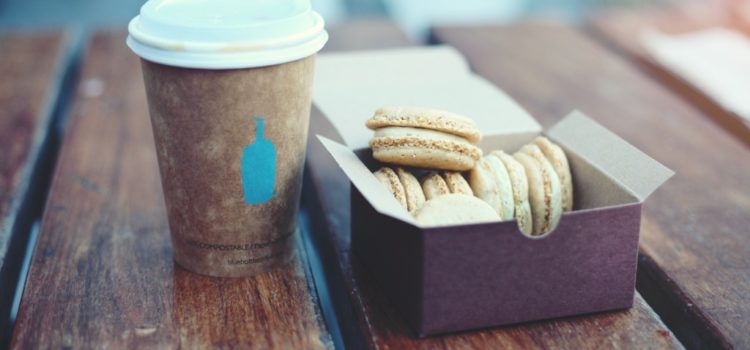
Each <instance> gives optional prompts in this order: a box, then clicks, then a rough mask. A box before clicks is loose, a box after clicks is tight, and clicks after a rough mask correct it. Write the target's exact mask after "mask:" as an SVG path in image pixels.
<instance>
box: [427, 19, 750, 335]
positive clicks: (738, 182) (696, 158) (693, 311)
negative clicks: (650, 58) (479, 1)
mask: <svg viewBox="0 0 750 350" xmlns="http://www.w3.org/2000/svg"><path fill="white" fill-rule="evenodd" d="M434 35H435V37H436V38H437V39H439V40H440V41H441V42H445V43H448V44H451V45H455V46H456V47H458V48H459V50H461V51H462V52H464V54H466V56H467V57H468V59H469V62H470V64H471V65H472V67H473V68H474V69H475V70H476V71H477V72H479V73H481V74H482V75H484V76H485V77H487V78H489V79H490V80H492V81H493V82H495V83H497V84H498V85H499V86H501V87H502V88H504V89H505V90H506V91H507V92H508V93H509V94H510V95H511V96H513V97H514V98H516V99H517V100H518V101H519V102H520V103H521V104H522V105H523V106H524V107H525V108H527V109H528V110H529V111H530V112H531V113H532V115H534V116H535V117H537V118H538V119H539V120H540V121H541V122H542V124H543V125H544V126H550V125H552V124H553V123H554V122H555V121H557V120H559V119H560V118H561V117H562V116H563V115H565V114H566V113H568V112H569V111H570V110H572V109H574V108H577V109H580V110H582V111H584V112H585V113H587V114H589V115H590V116H592V117H593V118H595V119H597V120H598V121H599V122H601V123H602V124H603V125H605V126H606V127H608V128H610V129H611V130H612V131H614V132H615V133H617V134H619V135H621V136H622V137H623V138H625V139H626V140H628V141H630V142H632V143H633V144H634V145H635V146H636V147H638V148H640V149H641V150H643V151H644V152H646V153H647V154H649V155H651V156H653V157H654V158H655V159H657V160H659V161H661V162H663V163H664V164H665V165H666V166H668V167H670V168H671V169H673V170H674V171H675V172H676V173H677V175H676V176H675V177H674V178H673V179H671V180H670V181H669V182H667V184H666V185H664V186H663V187H662V188H660V189H659V190H658V191H657V192H656V193H655V194H654V195H653V196H652V197H651V198H649V199H648V201H647V202H646V204H645V206H644V209H643V223H642V231H641V253H642V259H641V263H640V266H639V267H640V269H639V280H638V288H639V291H641V292H642V293H643V294H644V296H645V297H646V299H647V300H648V301H649V304H651V305H653V306H654V308H655V309H656V311H657V312H658V313H659V315H660V316H661V317H662V319H664V320H665V322H667V324H668V326H670V328H671V329H672V331H674V332H675V333H676V334H677V335H678V337H679V338H680V339H681V340H682V341H683V343H684V344H685V345H686V346H688V347H696V348H717V347H736V348H748V347H750V333H748V332H747V330H748V329H750V303H748V299H747V293H746V292H747V291H748V290H750V259H748V256H750V235H748V234H747V232H748V231H747V228H748V227H750V162H747V161H746V160H747V159H750V150H748V149H747V148H746V147H745V146H744V145H743V144H742V143H740V142H739V141H737V140H736V139H734V138H732V137H728V135H726V134H725V133H724V131H723V130H721V129H720V128H719V127H718V126H717V125H716V124H714V123H712V122H711V121H710V120H709V119H707V118H705V117H704V116H703V115H702V114H701V113H700V112H698V111H697V110H695V109H694V108H693V107H691V106H690V105H688V104H686V103H685V102H684V101H682V100H681V99H679V98H677V97H675V96H674V95H673V94H672V93H671V92H669V91H667V90H665V89H664V88H663V87H661V86H659V85H658V84H655V83H654V82H652V81H651V80H649V79H648V78H647V77H646V76H645V75H643V74H641V73H640V72H638V71H637V70H636V69H634V68H633V67H632V66H631V65H629V64H628V63H627V62H626V61H624V60H622V59H619V58H618V57H616V56H614V55H612V54H610V53H608V52H607V51H606V50H604V49H603V48H602V47H601V46H599V45H598V44H597V43H595V42H593V41H592V40H590V39H588V38H587V37H586V36H585V35H583V34H582V33H580V32H579V31H576V30H574V29H571V28H569V27H564V26H559V25H551V26H543V25H521V26H513V27H485V28H439V29H437V30H435V34H434Z"/></svg>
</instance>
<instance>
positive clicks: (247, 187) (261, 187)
mask: <svg viewBox="0 0 750 350" xmlns="http://www.w3.org/2000/svg"><path fill="white" fill-rule="evenodd" d="M264 123H265V118H262V117H255V130H256V133H255V140H254V141H253V142H252V143H251V144H250V145H248V146H247V147H245V149H244V151H243V152H242V167H241V169H242V190H243V192H244V193H245V203H247V204H263V203H266V202H268V201H270V200H271V198H273V192H274V188H275V187H276V146H274V145H273V143H272V142H271V141H270V140H268V139H266V138H265V136H264V135H263V127H264Z"/></svg>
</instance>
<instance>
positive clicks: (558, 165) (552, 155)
mask: <svg viewBox="0 0 750 350" xmlns="http://www.w3.org/2000/svg"><path fill="white" fill-rule="evenodd" d="M534 144H535V145H537V146H538V147H539V149H540V150H542V153H544V156H545V157H547V160H549V162H550V163H551V164H552V167H553V168H554V169H555V172H556V173H557V176H558V177H559V178H560V185H562V203H563V211H571V210H573V176H572V175H571V173H570V165H569V164H568V157H566V156H565V152H564V151H563V150H562V148H560V146H558V145H556V144H554V143H552V141H550V140H549V139H547V138H546V137H544V136H539V137H537V138H535V139H534Z"/></svg>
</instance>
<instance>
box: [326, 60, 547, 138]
mask: <svg viewBox="0 0 750 350" xmlns="http://www.w3.org/2000/svg"><path fill="white" fill-rule="evenodd" d="M316 70H317V72H316V77H315V86H314V90H313V100H314V102H315V104H316V106H317V107H318V108H319V109H320V111H321V112H322V113H323V115H325V116H326V117H327V118H328V119H329V120H330V121H331V124H333V126H334V127H335V128H336V130H337V131H338V132H339V134H340V135H341V136H342V137H343V139H344V142H345V143H346V145H347V146H349V148H350V149H353V150H357V149H362V148H366V147H368V141H369V140H370V138H372V130H369V129H367V128H366V127H365V121H366V120H367V119H368V118H370V116H372V114H373V112H374V111H375V110H376V109H378V108H379V107H383V106H424V107H432V108H438V109H443V110H447V111H450V112H455V113H459V114H463V115H466V116H468V117H470V118H472V119H473V120H474V121H476V123H477V125H478V127H479V129H480V130H481V131H482V133H483V134H484V135H485V136H490V135H502V134H518V133H529V134H531V133H539V132H540V131H541V126H540V125H539V123H538V122H537V121H536V120H534V118H532V117H531V115H529V114H528V112H526V111H525V110H524V109H523V108H521V107H520V106H519V105H518V104H517V103H516V102H515V101H513V100H512V99H511V98H510V97H508V96H507V95H506V94H505V93H503V92H502V91H501V90H500V89H498V88H497V87H496V86H494V85H493V84H491V83H490V82H488V81H487V80H485V79H483V78H480V77H479V76H477V75H474V74H472V73H471V72H470V71H469V68H468V65H467V64H466V61H465V60H464V59H463V57H462V56H461V55H460V54H459V53H458V52H457V51H456V50H455V49H453V48H450V47H437V48H419V49H397V50H380V51H369V52H358V53H335V54H321V55H319V57H318V60H317V67H316ZM498 119H500V120H502V122H498Z"/></svg>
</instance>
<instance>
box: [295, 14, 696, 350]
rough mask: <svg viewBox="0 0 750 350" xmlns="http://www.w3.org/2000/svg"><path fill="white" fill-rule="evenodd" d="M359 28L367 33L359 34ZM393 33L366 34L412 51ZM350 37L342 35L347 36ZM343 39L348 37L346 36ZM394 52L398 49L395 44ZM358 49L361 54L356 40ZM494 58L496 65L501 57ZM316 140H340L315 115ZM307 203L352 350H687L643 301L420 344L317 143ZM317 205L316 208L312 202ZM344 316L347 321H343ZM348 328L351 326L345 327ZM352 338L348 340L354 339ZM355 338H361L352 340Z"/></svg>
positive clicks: (337, 39)
mask: <svg viewBox="0 0 750 350" xmlns="http://www.w3.org/2000/svg"><path fill="white" fill-rule="evenodd" d="M359 30H368V29H367V28H359ZM392 32H393V31H392V30H390V31H381V32H380V33H381V35H382V36H383V37H382V38H380V37H379V36H377V35H375V34H373V33H365V34H363V35H361V37H369V38H371V39H372V40H373V41H372V42H371V43H370V45H371V47H372V48H379V47H383V45H381V44H382V43H391V44H394V45H395V46H405V45H408V44H409V42H408V41H406V40H405V39H404V38H403V37H401V39H399V40H397V41H394V39H393V38H391V35H392V34H391V33H392ZM330 33H331V40H332V42H334V45H331V46H329V49H330V48H336V49H337V50H346V49H347V47H349V46H348V44H349V43H348V40H350V38H356V37H357V36H358V34H356V32H355V31H353V30H352V29H351V28H350V27H347V26H342V27H339V28H333V29H331V30H330ZM342 33H343V34H342ZM340 34H341V36H339V35H340ZM387 46H391V45H390V44H389V45H387ZM352 47H356V48H362V42H361V41H356V42H355V43H354V44H353V46H352ZM492 55H495V57H494V59H495V60H497V59H498V58H497V56H496V54H492ZM312 118H313V119H312V123H311V134H310V135H315V134H316V133H317V134H322V135H326V136H328V137H329V138H332V139H336V140H341V138H340V135H338V134H337V132H336V131H335V130H334V129H333V128H332V126H331V124H330V123H329V122H328V121H327V120H326V119H325V118H324V117H323V116H322V115H321V114H320V112H319V111H314V113H313V116H312ZM306 172H307V176H308V178H307V186H308V187H307V191H308V192H307V193H308V194H312V195H313V196H312V197H313V198H308V200H309V202H308V205H310V204H313V205H311V207H312V215H311V216H312V218H313V219H317V221H318V224H319V225H318V226H320V227H322V228H324V230H319V231H318V232H319V233H320V232H322V234H320V235H321V236H322V237H317V238H318V239H319V240H320V241H321V242H322V243H323V247H322V249H321V250H322V252H323V254H328V255H329V257H330V258H331V259H330V260H329V261H328V263H329V264H330V265H329V266H328V270H329V271H328V273H331V274H337V276H338V278H340V279H341V282H340V283H341V288H344V289H345V291H346V293H342V294H343V296H342V299H341V300H339V304H338V305H336V306H337V308H338V309H339V310H338V313H339V317H340V321H341V323H342V333H343V335H344V340H345V343H346V344H347V346H348V347H349V348H360V347H366V348H371V349H391V348H392V349H401V348H414V349H453V348H459V349H463V348H467V349H501V348H570V349H598V348H680V347H681V345H680V344H679V342H677V340H676V339H675V338H674V336H673V335H672V333H671V332H670V331H669V330H667V329H666V328H665V327H664V325H663V324H662V323H661V322H660V321H659V319H658V317H657V316H656V315H655V314H654V313H653V311H652V310H651V309H650V307H649V306H648V305H646V304H645V302H644V301H643V299H642V298H641V297H640V296H637V297H636V300H635V307H634V308H632V309H631V310H628V311H620V312H611V313H603V314H597V315H590V316H582V317H573V318H565V319H560V320H554V321H548V322H536V323H530V324H525V325H519V326H512V327H501V328H494V329H488V330H483V331H473V332H465V333H459V334H452V335H445V336H436V337H430V338H426V339H417V338H415V336H414V334H413V333H411V331H410V330H408V329H407V327H406V325H405V323H404V322H403V321H402V320H401V318H400V316H398V315H397V314H396V313H395V311H394V310H393V309H392V308H391V306H390V303H389V302H388V301H387V300H384V296H383V294H382V293H381V292H380V290H379V288H378V286H377V285H374V284H373V281H372V278H370V277H369V276H368V273H367V272H366V271H364V270H363V268H362V267H361V266H360V264H359V262H358V260H357V259H356V257H352V256H351V254H350V217H349V193H350V191H349V181H348V179H347V178H346V176H345V175H344V174H343V172H342V171H341V170H340V169H339V168H338V166H337V165H336V163H335V162H334V161H333V159H332V158H331V157H330V155H328V154H327V152H326V151H325V150H324V149H323V148H322V146H321V145H320V143H319V142H318V141H317V140H315V139H313V138H312V137H311V138H310V141H309V145H308V165H307V169H306ZM310 202H312V203H310ZM335 284H336V283H334V285H335ZM342 315H343V316H342ZM347 326H349V328H346V327H347ZM347 332H349V334H347ZM352 333H355V334H352Z"/></svg>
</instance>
